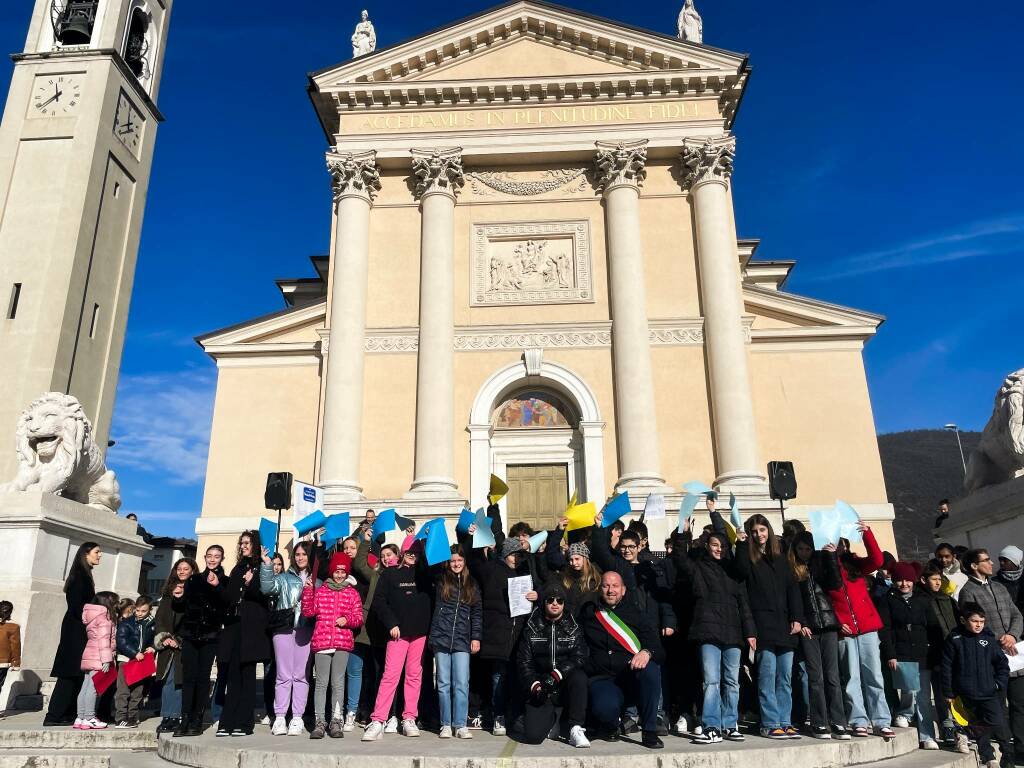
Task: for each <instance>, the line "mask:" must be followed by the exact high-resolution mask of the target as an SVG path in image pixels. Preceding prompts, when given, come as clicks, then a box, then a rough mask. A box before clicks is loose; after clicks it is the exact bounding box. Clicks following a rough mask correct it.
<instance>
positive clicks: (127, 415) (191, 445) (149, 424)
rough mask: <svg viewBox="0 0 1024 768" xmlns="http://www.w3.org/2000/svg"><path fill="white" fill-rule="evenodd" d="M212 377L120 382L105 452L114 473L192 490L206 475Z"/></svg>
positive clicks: (188, 374) (192, 374) (197, 374)
mask: <svg viewBox="0 0 1024 768" xmlns="http://www.w3.org/2000/svg"><path fill="white" fill-rule="evenodd" d="M215 388H216V378H215V374H214V372H213V371H198V370H184V371H178V372H175V373H161V374H152V375H145V376H124V377H122V378H121V382H120V385H119V386H118V390H117V403H116V405H115V408H114V423H113V427H112V430H111V437H112V438H113V439H114V440H116V441H117V445H115V446H114V447H113V448H111V449H110V462H111V465H112V466H114V467H115V468H117V467H119V466H120V467H130V468H132V469H134V470H137V471H140V472H148V473H152V474H159V475H160V476H161V477H162V478H163V479H165V480H166V481H167V482H170V483H173V484H195V483H199V482H201V481H202V480H203V477H204V476H205V474H206V455H207V452H208V449H209V445H210V424H211V421H212V418H213V396H214V390H215Z"/></svg>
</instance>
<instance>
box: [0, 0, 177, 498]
mask: <svg viewBox="0 0 1024 768" xmlns="http://www.w3.org/2000/svg"><path fill="white" fill-rule="evenodd" d="M172 2H173V0H36V2H35V8H34V10H33V13H32V19H31V22H30V25H29V33H28V38H27V40H26V44H25V50H24V51H23V52H22V53H18V54H15V56H14V57H13V58H14V61H15V66H14V74H13V76H12V78H11V87H10V91H9V93H8V97H7V105H6V107H5V109H4V115H3V122H2V123H0V312H2V314H0V364H2V367H3V375H0V440H3V439H4V438H5V437H7V438H8V439H9V437H10V436H11V435H13V434H14V428H15V423H16V421H17V418H18V415H19V413H20V412H21V410H22V409H23V408H25V407H26V406H27V405H28V404H29V403H30V402H31V401H32V400H33V399H34V398H36V397H38V396H39V395H40V394H42V393H43V392H48V391H56V392H66V393H69V394H72V395H74V396H75V397H77V398H78V400H79V401H80V402H81V403H82V405H83V406H84V407H85V411H86V414H87V415H88V416H89V418H90V420H91V421H92V423H93V426H94V429H95V437H96V442H97V444H98V445H99V446H101V447H103V446H106V441H107V439H108V432H109V429H110V416H111V411H112V409H113V405H114V393H115V389H116V387H117V378H118V371H119V369H120V364H121V351H122V348H123V346H124V334H125V326H126V323H127V316H128V305H129V301H130V298H131V291H132V283H133V281H134V276H135V259H136V255H137V252H138V247H139V235H140V232H141V229H142V215H143V209H144V208H145V202H146V192H147V188H148V186H149V175H150V169H151V166H152V161H153V148H154V144H155V141H156V132H157V125H158V123H160V122H161V121H162V120H163V116H162V115H161V114H160V110H159V109H158V108H157V105H156V102H157V94H158V92H159V87H160V76H161V72H162V68H163V58H164V49H165V42H166V39H167V28H168V23H169V22H170V15H171V5H172ZM14 463H15V462H14V456H13V454H12V452H10V451H0V481H2V480H5V479H7V478H8V476H9V475H11V474H12V471H11V470H12V469H13V467H14Z"/></svg>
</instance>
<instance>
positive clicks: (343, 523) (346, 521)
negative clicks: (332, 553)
mask: <svg viewBox="0 0 1024 768" xmlns="http://www.w3.org/2000/svg"><path fill="white" fill-rule="evenodd" d="M351 533H352V514H351V513H350V512H338V513H337V514H334V515H331V516H330V517H328V518H327V524H326V525H325V526H324V546H325V547H327V548H328V549H330V548H331V547H333V546H334V545H335V544H337V543H338V542H339V541H341V540H342V539H344V538H346V537H348V536H349V535H351Z"/></svg>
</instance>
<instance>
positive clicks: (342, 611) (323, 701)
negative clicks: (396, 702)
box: [302, 552, 363, 739]
mask: <svg viewBox="0 0 1024 768" xmlns="http://www.w3.org/2000/svg"><path fill="white" fill-rule="evenodd" d="M327 572H328V578H327V580H326V581H325V582H324V583H323V584H321V585H320V586H319V587H317V588H316V589H315V590H314V588H313V580H312V577H308V578H307V579H306V583H305V585H304V586H303V589H302V615H303V616H306V617H316V626H315V627H314V628H313V639H312V640H311V641H310V644H311V646H312V649H313V659H314V661H313V666H314V670H315V674H316V688H315V689H314V690H313V704H314V706H315V708H316V717H317V720H316V726H315V727H314V728H313V730H312V731H311V732H310V734H309V738H311V739H322V738H323V737H324V734H325V733H327V734H328V735H330V737H331V738H332V739H340V738H343V737H344V735H345V734H344V726H345V717H344V711H343V705H344V703H345V696H344V692H345V670H346V668H347V667H348V654H349V652H350V651H352V649H353V648H354V647H355V638H354V636H353V634H352V630H353V629H359V627H361V626H362V625H363V601H362V600H361V599H360V598H359V592H358V591H357V590H356V588H355V587H354V586H353V585H352V580H351V579H349V574H350V573H351V572H352V558H351V557H349V556H348V555H346V554H345V553H344V552H336V553H335V554H333V555H331V561H330V564H329V565H328V567H327ZM328 682H330V684H331V694H332V695H331V700H332V701H333V702H334V705H333V711H332V712H331V722H330V726H329V727H328V725H327V723H325V722H324V720H323V715H324V710H325V709H326V707H327V683H328Z"/></svg>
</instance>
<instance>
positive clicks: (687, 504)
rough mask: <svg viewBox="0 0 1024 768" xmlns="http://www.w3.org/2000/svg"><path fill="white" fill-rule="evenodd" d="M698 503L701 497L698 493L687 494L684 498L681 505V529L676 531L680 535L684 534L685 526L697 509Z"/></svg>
mask: <svg viewBox="0 0 1024 768" xmlns="http://www.w3.org/2000/svg"><path fill="white" fill-rule="evenodd" d="M698 501H700V496H698V495H697V494H696V493H687V494H686V495H685V496H683V501H682V503H681V504H680V505H679V527H678V528H677V529H676V530H677V531H678V532H679V533H682V532H683V525H684V524H685V523H686V521H687V520H689V519H690V516H691V515H692V514H693V510H695V509H696V508H697V502H698Z"/></svg>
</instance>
